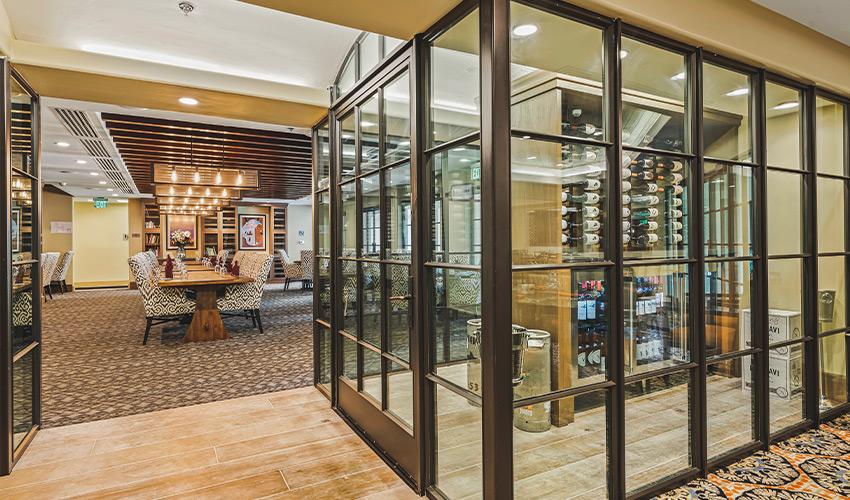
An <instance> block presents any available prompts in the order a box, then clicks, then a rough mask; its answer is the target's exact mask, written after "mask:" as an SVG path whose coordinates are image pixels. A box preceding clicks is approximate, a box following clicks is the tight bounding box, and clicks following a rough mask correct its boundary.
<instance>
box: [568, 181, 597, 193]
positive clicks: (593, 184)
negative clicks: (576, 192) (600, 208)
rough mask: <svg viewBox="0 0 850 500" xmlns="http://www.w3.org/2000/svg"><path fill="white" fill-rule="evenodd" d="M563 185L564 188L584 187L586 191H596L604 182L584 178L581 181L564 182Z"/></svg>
mask: <svg viewBox="0 0 850 500" xmlns="http://www.w3.org/2000/svg"><path fill="white" fill-rule="evenodd" d="M561 187H563V188H570V187H579V188H582V189H584V190H585V191H596V190H598V189H599V188H601V187H602V183H601V182H599V181H598V180H596V179H584V180H581V181H570V182H563V183H562V184H561Z"/></svg>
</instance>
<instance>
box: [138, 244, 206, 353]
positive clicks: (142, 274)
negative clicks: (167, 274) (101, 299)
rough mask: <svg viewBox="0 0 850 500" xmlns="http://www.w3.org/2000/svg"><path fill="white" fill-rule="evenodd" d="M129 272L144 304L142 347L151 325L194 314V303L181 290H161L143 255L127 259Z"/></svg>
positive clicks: (148, 262)
mask: <svg viewBox="0 0 850 500" xmlns="http://www.w3.org/2000/svg"><path fill="white" fill-rule="evenodd" d="M127 263H128V264H129V265H130V271H131V272H132V273H133V279H134V280H135V281H136V285H137V286H138V287H139V292H141V294H142V301H144V304H145V319H146V320H147V325H146V326H145V337H144V338H143V339H142V345H145V344H147V343H148V335H149V334H150V332H151V327H152V326H153V325H159V324H162V323H167V322H169V321H179V320H182V319H183V318H184V317H185V316H187V315H189V314H192V313H194V312H195V302H194V301H193V300H192V299H190V298H188V297H187V296H186V290H185V289H183V288H161V287H160V286H158V284H157V274H156V273H155V272H154V267H153V266H151V264H150V260H149V258H148V257H147V256H145V255H144V254H136V255H134V256H132V257H130V258H129V259H127Z"/></svg>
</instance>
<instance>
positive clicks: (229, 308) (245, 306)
mask: <svg viewBox="0 0 850 500" xmlns="http://www.w3.org/2000/svg"><path fill="white" fill-rule="evenodd" d="M242 259H243V262H244V264H240V272H241V274H243V275H246V276H250V277H252V278H254V281H252V282H251V283H237V284H235V285H229V286H227V287H225V289H224V295H223V296H222V297H219V298H218V309H219V311H220V312H221V313H222V315H223V316H228V317H229V316H238V317H242V318H246V319H250V320H251V323H252V324H253V325H254V326H258V327H259V328H260V333H263V321H262V319H260V301H261V299H262V297H263V289H264V288H265V286H266V281H267V280H268V277H269V272H271V269H272V262H274V254H262V253H246V254H245V255H244V256H243V257H242ZM243 265H244V267H242V266H243Z"/></svg>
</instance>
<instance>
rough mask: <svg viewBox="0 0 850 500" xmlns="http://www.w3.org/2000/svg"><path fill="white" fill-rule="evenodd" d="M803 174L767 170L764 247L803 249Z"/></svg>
mask: <svg viewBox="0 0 850 500" xmlns="http://www.w3.org/2000/svg"><path fill="white" fill-rule="evenodd" d="M803 210H804V207H803V176H802V175H801V174H792V173H788V172H779V171H776V170H768V171H767V251H768V253H769V255H783V254H785V255H788V254H798V253H802V252H803Z"/></svg>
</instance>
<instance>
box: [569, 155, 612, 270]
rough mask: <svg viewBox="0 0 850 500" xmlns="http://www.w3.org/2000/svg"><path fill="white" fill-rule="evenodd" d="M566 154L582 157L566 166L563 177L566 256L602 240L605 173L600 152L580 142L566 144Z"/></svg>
mask: <svg viewBox="0 0 850 500" xmlns="http://www.w3.org/2000/svg"><path fill="white" fill-rule="evenodd" d="M562 157H564V158H570V159H573V158H578V159H579V160H578V162H575V163H574V164H573V165H571V167H572V168H569V169H567V170H564V177H563V178H562V181H561V244H562V246H563V247H564V260H565V261H566V260H568V255H569V254H573V253H580V252H582V251H584V249H585V248H586V247H595V246H598V245H599V244H600V243H601V242H602V236H601V235H600V233H601V230H602V223H601V222H600V217H601V215H602V208H601V207H602V201H603V197H602V195H601V189H602V182H603V181H602V174H603V173H604V171H605V170H604V166H603V165H602V164H600V163H599V159H598V158H597V154H596V152H595V151H594V150H593V149H592V148H586V147H585V146H583V145H580V144H573V143H570V144H565V145H564V146H563V147H562Z"/></svg>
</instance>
